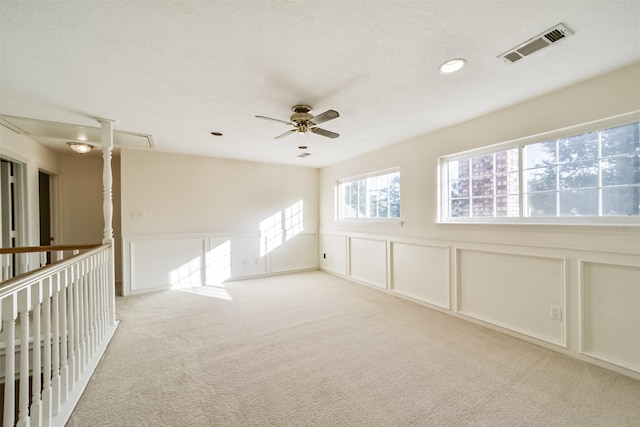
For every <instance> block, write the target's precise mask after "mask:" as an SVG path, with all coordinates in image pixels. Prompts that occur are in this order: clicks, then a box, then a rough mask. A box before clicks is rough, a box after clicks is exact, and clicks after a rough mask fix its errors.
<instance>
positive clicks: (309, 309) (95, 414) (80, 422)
mask: <svg viewBox="0 0 640 427" xmlns="http://www.w3.org/2000/svg"><path fill="white" fill-rule="evenodd" d="M117 318H118V319H119V320H120V326H119V328H118V330H117V331H116V334H115V336H114V337H113V339H112V341H111V344H110V345H109V347H108V349H107V351H106V353H105V355H104V357H103V359H102V361H101V362H100V364H99V366H98V368H97V369H96V371H95V373H94V376H93V378H92V379H91V381H90V383H89V385H88V386H87V389H86V390H85V392H84V394H83V396H82V398H81V399H80V402H79V403H78V405H77V407H76V409H75V411H74V413H73V414H72V416H71V418H70V420H69V422H68V424H67V425H68V426H69V427H86V426H464V425H467V426H525V425H526V426H640V381H637V380H634V379H631V378H628V377H625V376H623V375H619V374H616V373H613V372H610V371H607V370H605V369H601V368H598V367H595V366H592V365H590V364H588V363H584V362H581V361H578V360H575V359H572V358H569V357H566V356H564V355H561V354H559V353H556V352H554V351H551V350H547V349H544V348H541V347H538V346H536V345H533V344H530V343H527V342H525V341H522V340H519V339H516V338H513V337H510V336H507V335H504V334H501V333H498V332H495V331H492V330H489V329H486V328H483V327H480V326H477V325H474V324H472V323H469V322H466V321H464V320H460V319H457V318H454V317H452V316H448V315H446V314H443V313H440V312H438V311H435V310H431V309H429V308H426V307H423V306H421V305H418V304H415V303H412V302H409V301H405V300H403V299H400V298H396V297H393V296H391V295H387V294H384V293H382V292H378V291H376V290H374V289H370V288H367V287H364V286H360V285H357V284H353V283H351V282H349V281H346V280H344V279H341V278H339V277H335V276H332V275H329V274H326V273H324V272H320V271H312V272H305V273H296V274H290V275H283V276H274V277H267V278H260V279H253V280H246V281H238V282H231V283H227V284H225V285H224V287H219V288H218V287H200V288H192V289H184V290H172V291H163V292H155V293H150V294H144V295H137V296H130V297H126V298H118V299H117Z"/></svg>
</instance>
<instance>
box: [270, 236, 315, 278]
mask: <svg viewBox="0 0 640 427" xmlns="http://www.w3.org/2000/svg"><path fill="white" fill-rule="evenodd" d="M317 247H318V246H317V242H316V235H315V234H297V235H295V236H293V237H291V238H290V239H289V240H285V241H284V242H283V243H282V244H281V245H280V246H278V247H277V248H275V249H274V250H273V251H272V252H271V271H272V272H273V273H283V272H287V271H295V270H304V269H309V268H317V267H318V250H317Z"/></svg>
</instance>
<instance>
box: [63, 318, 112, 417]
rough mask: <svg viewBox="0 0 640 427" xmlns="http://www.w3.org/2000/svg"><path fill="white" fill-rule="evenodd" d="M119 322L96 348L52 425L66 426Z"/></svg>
mask: <svg viewBox="0 0 640 427" xmlns="http://www.w3.org/2000/svg"><path fill="white" fill-rule="evenodd" d="M119 324H120V321H117V320H116V322H115V323H114V324H113V326H111V328H110V330H109V331H108V332H107V334H106V335H105V338H104V339H103V340H102V343H101V344H100V346H99V347H98V348H97V349H96V351H95V353H94V355H93V358H92V359H91V360H90V361H89V363H88V364H87V365H86V367H85V369H84V371H83V374H82V376H81V378H80V379H79V381H78V382H76V383H75V384H74V387H73V390H71V392H70V393H69V394H68V396H67V400H66V401H65V402H64V403H62V404H61V405H60V411H59V412H58V414H56V415H54V416H53V417H52V418H51V426H52V427H64V426H65V425H66V423H67V421H69V417H70V416H71V414H72V413H73V410H74V409H75V407H76V405H77V404H78V402H79V401H80V397H82V393H84V390H85V388H87V385H88V384H89V381H90V380H91V377H92V376H93V373H94V371H95V370H96V368H97V367H98V364H99V363H100V360H101V359H102V355H103V354H104V352H105V351H106V350H107V347H108V346H109V343H110V342H111V338H113V335H114V334H115V332H116V329H117V328H118V325H119Z"/></svg>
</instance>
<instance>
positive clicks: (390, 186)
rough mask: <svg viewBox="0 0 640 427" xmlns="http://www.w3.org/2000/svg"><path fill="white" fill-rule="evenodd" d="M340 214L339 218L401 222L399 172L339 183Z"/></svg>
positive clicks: (370, 175)
mask: <svg viewBox="0 0 640 427" xmlns="http://www.w3.org/2000/svg"><path fill="white" fill-rule="evenodd" d="M338 213H339V218H340V219H359V220H390V219H391V220H393V219H399V218H400V171H399V170H394V171H392V172H389V171H386V172H384V173H376V174H368V175H363V176H360V177H355V178H349V179H344V180H340V181H339V182H338Z"/></svg>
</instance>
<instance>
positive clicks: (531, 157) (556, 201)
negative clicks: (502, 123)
mask: <svg viewBox="0 0 640 427" xmlns="http://www.w3.org/2000/svg"><path fill="white" fill-rule="evenodd" d="M442 171H443V174H442V181H443V187H445V188H443V190H445V191H444V193H445V196H444V197H443V200H442V206H441V208H442V210H441V217H442V218H443V219H444V220H445V221H452V222H455V221H462V222H464V221H469V220H480V221H483V220H484V221H486V220H489V221H491V220H492V219H493V221H496V222H502V221H505V222H509V221H512V220H510V219H509V218H536V219H538V220H539V219H544V218H555V219H556V220H557V219H558V218H565V220H564V222H566V221H567V219H566V218H569V219H572V220H575V219H577V218H578V217H583V218H599V217H600V218H603V217H609V218H612V217H613V218H616V217H617V218H621V217H625V218H626V219H629V218H632V221H631V222H638V221H637V218H638V217H639V216H640V123H638V122H636V123H631V124H627V125H623V126H617V127H612V128H607V129H603V130H596V131H590V132H586V133H581V134H578V135H572V136H566V137H561V138H555V139H547V140H545V141H542V142H533V143H531V142H520V143H517V142H516V143H513V144H507V145H501V146H500V149H496V150H495V151H491V150H486V149H484V150H482V151H481V152H479V153H478V154H475V153H471V154H468V155H456V156H449V157H446V158H443V159H442ZM597 221H600V220H596V222H597ZM559 222H563V221H559ZM578 222H580V221H578Z"/></svg>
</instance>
